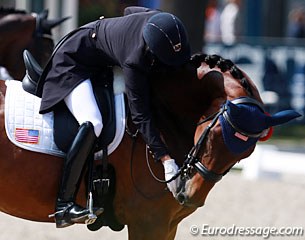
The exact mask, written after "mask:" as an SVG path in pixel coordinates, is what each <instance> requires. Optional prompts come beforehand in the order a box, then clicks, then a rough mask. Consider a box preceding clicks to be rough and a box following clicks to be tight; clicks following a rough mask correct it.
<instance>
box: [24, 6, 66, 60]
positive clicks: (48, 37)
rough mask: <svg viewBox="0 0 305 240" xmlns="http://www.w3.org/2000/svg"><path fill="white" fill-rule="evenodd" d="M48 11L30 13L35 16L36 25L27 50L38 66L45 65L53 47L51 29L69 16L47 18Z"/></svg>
mask: <svg viewBox="0 0 305 240" xmlns="http://www.w3.org/2000/svg"><path fill="white" fill-rule="evenodd" d="M48 13H49V12H48V10H44V11H42V12H41V13H39V14H35V13H34V14H32V15H33V16H34V17H35V23H36V25H35V30H34V32H33V37H32V39H31V41H30V42H29V45H28V50H29V51H30V52H31V53H32V55H33V57H34V58H35V59H36V60H37V62H38V63H39V64H40V66H45V65H46V63H47V61H48V59H49V58H50V56H51V54H52V51H53V48H54V41H53V37H52V29H53V28H54V27H56V26H58V25H60V24H61V23H63V22H64V21H66V20H67V19H69V18H70V17H64V18H60V19H48Z"/></svg>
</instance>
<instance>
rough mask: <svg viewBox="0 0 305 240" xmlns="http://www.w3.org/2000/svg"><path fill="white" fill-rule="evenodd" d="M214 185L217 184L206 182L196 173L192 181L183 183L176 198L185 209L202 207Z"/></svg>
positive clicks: (188, 180)
mask: <svg viewBox="0 0 305 240" xmlns="http://www.w3.org/2000/svg"><path fill="white" fill-rule="evenodd" d="M214 185H215V182H209V181H206V180H204V179H203V178H202V177H201V176H200V175H199V174H198V173H196V174H195V175H194V176H193V177H192V178H191V179H187V180H184V181H182V183H181V186H180V188H179V189H180V190H179V191H178V193H177V195H176V197H175V198H176V200H177V201H178V202H179V203H180V204H181V205H183V206H185V207H192V208H198V207H202V206H203V205H204V203H205V200H206V198H207V196H208V193H209V192H210V190H211V189H212V188H213V186H214Z"/></svg>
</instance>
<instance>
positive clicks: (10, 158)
mask: <svg viewBox="0 0 305 240" xmlns="http://www.w3.org/2000/svg"><path fill="white" fill-rule="evenodd" d="M150 78H151V81H150V83H151V95H152V99H151V103H152V113H153V115H154V118H155V119H156V122H155V123H156V126H157V127H158V129H159V130H160V132H161V134H162V138H163V139H164V141H165V142H166V144H167V146H168V148H169V150H170V152H171V155H172V156H173V157H174V158H175V159H176V161H177V163H178V164H179V166H180V167H181V168H180V171H179V176H175V177H180V178H181V186H180V188H179V192H178V193H177V195H175V196H173V195H172V193H171V192H169V191H168V190H167V188H166V184H165V182H164V181H161V180H160V179H159V178H162V176H164V172H163V167H162V164H161V163H159V162H156V161H155V160H154V159H153V158H152V156H151V155H150V153H149V150H148V149H147V147H146V144H145V142H144V141H143V139H142V138H141V136H140V134H137V131H136V129H135V128H134V125H133V124H132V122H131V121H130V117H129V118H128V120H127V124H126V125H127V127H126V131H125V133H124V136H123V138H122V141H121V143H120V144H119V146H118V147H117V149H116V150H115V151H114V152H113V153H111V154H110V155H109V156H108V162H109V163H110V164H111V165H112V166H113V167H114V169H115V172H116V184H115V188H116V190H115V192H116V193H115V197H114V200H113V206H114V213H115V216H116V218H117V220H118V221H119V222H120V223H121V224H123V225H127V227H128V238H129V239H130V240H139V239H147V240H153V239H164V240H165V239H166V240H173V239H174V238H175V234H176V230H177V226H178V224H179V223H180V221H181V220H182V219H184V218H185V217H187V216H188V215H190V214H191V213H193V212H194V211H195V210H196V209H197V208H198V207H202V206H203V205H204V203H205V200H206V198H207V196H208V194H209V193H210V191H211V190H212V188H213V187H214V186H215V184H216V182H217V181H219V180H220V179H221V178H222V176H223V175H224V174H225V173H226V172H228V171H229V169H230V168H231V167H232V166H233V165H234V164H235V163H237V162H239V161H240V160H242V159H244V158H246V157H248V156H249V155H250V154H251V153H252V152H253V151H254V149H255V145H256V141H257V139H258V138H261V137H263V136H262V135H264V136H265V135H268V133H269V132H270V130H268V129H269V127H268V129H267V130H268V131H267V134H266V133H265V130H264V133H262V132H259V133H257V132H255V131H252V132H251V131H250V133H249V131H248V132H244V131H242V130H240V131H239V130H236V131H237V133H239V134H240V135H242V136H243V137H244V138H246V137H249V138H255V139H256V140H255V141H253V142H251V144H250V145H249V146H248V147H247V148H246V149H245V150H243V151H242V152H238V153H236V152H234V151H233V152H232V151H231V150H230V148H229V147H228V145H226V136H225V135H224V132H225V129H224V125H222V124H221V120H220V118H221V117H224V116H225V112H226V111H228V109H231V107H233V105H235V104H236V105H235V106H237V105H238V104H240V105H241V106H244V107H245V106H246V107H247V106H248V105H249V106H251V109H252V108H253V109H254V110H255V111H258V110H257V109H258V108H259V109H261V108H262V107H263V102H262V100H261V98H260V95H259V92H258V90H257V88H256V86H255V85H254V83H253V81H252V80H251V79H250V78H249V76H247V75H246V73H244V72H243V71H241V70H240V69H239V68H238V67H237V66H236V65H234V64H233V63H232V62H231V61H229V60H224V59H222V58H221V57H219V56H209V55H205V54H198V55H196V56H194V58H192V60H191V61H190V63H189V64H187V65H186V66H183V67H181V68H179V69H175V70H174V71H168V72H164V71H162V72H158V73H155V74H152V75H151V76H150ZM5 95H6V85H5V83H4V82H3V81H0V125H1V128H0V141H1V144H0V152H1V154H0V176H1V177H0V192H1V197H0V210H1V211H2V212H4V213H7V214H10V215H13V216H16V217H19V218H23V219H28V220H32V221H39V222H52V221H53V220H52V219H50V218H49V217H48V215H49V214H50V213H53V211H54V204H55V200H56V194H57V190H58V186H59V180H60V176H61V169H62V165H63V159H62V158H61V157H57V156H53V155H47V154H42V153H39V152H32V151H29V150H25V149H21V148H19V147H18V146H16V145H14V144H12V143H11V142H10V140H8V138H7V136H6V132H5V127H4V108H5V99H4V98H5ZM233 102H235V103H234V104H233ZM231 105H232V106H231ZM226 109H227V110H226ZM231 110H232V109H231ZM259 111H260V110H259ZM262 114H263V115H264V116H265V113H262ZM279 115H283V114H279ZM284 115H285V114H284ZM254 116H255V115H254ZM297 116H299V115H298V114H296V113H292V115H291V116H290V117H288V118H287V117H286V118H285V119H284V120H283V119H282V120H280V121H278V122H277V123H276V124H279V123H284V122H286V121H288V120H291V119H293V118H295V117H297ZM233 120H234V119H233ZM235 120H236V119H235ZM235 120H234V121H235ZM228 121H230V122H231V123H232V124H234V121H232V119H231V120H228ZM239 121H241V122H243V119H240V120H239ZM251 122H254V123H256V122H261V119H258V118H255V117H254V119H252V120H251ZM276 124H273V125H276ZM236 128H237V127H236ZM250 130H251V129H250ZM238 137H240V136H238ZM237 140H238V139H237ZM237 140H234V139H232V141H233V142H234V141H237ZM243 141H246V140H245V139H243V140H242V142H243ZM184 156H186V157H184ZM97 164H98V163H97ZM84 179H85V178H84ZM84 179H83V180H82V182H81V184H80V189H79V192H78V196H77V202H78V203H79V204H82V205H84V206H85V205H86V201H87V199H86V184H85V180H84ZM157 180H158V181H157Z"/></svg>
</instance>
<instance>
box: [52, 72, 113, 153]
mask: <svg viewBox="0 0 305 240" xmlns="http://www.w3.org/2000/svg"><path fill="white" fill-rule="evenodd" d="M91 82H92V86H93V91H94V95H95V99H96V102H97V104H98V107H99V109H100V111H101V114H102V118H103V130H102V133H101V135H100V137H99V139H98V142H97V147H98V150H100V149H103V148H105V147H107V146H108V145H109V144H110V143H111V142H112V141H113V139H114V137H115V133H116V117H115V102H114V93H113V72H112V69H111V68H109V69H106V70H105V71H103V72H102V73H101V74H99V75H96V76H93V77H92V78H91ZM78 128H79V124H78V122H77V120H76V119H75V118H74V116H73V115H72V113H71V112H70V111H69V109H68V108H67V106H66V105H65V104H64V103H60V104H58V106H57V107H56V108H55V109H54V141H55V143H56V145H57V146H58V148H59V149H61V150H62V151H64V152H67V150H68V149H69V147H70V145H71V143H72V141H73V139H74V137H75V135H76V133H77V130H78Z"/></svg>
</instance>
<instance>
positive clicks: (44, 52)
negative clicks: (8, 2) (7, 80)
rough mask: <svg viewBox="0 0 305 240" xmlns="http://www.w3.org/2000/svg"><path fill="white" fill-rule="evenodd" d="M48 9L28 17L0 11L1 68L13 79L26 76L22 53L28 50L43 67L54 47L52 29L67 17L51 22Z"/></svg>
mask: <svg viewBox="0 0 305 240" xmlns="http://www.w3.org/2000/svg"><path fill="white" fill-rule="evenodd" d="M47 17H48V10H44V11H42V12H41V13H39V14H37V13H32V14H28V13H26V12H25V11H22V10H15V9H10V8H9V9H7V8H2V7H1V8H0V35H1V38H0V66H2V67H4V68H6V70H7V72H8V74H9V75H10V76H11V77H12V79H16V80H21V79H22V78H23V77H24V75H25V66H24V63H23V57H22V53H23V51H24V49H28V50H29V51H30V52H31V53H32V54H33V56H34V57H35V59H36V60H37V61H38V63H39V64H40V65H42V66H44V65H45V64H46V62H47V60H48V59H49V57H50V56H51V53H52V51H53V48H54V41H53V38H52V34H51V30H52V28H54V27H56V26H58V25H59V24H61V23H62V22H64V21H65V20H67V19H68V17H65V18H61V19H55V20H49V19H47Z"/></svg>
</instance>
